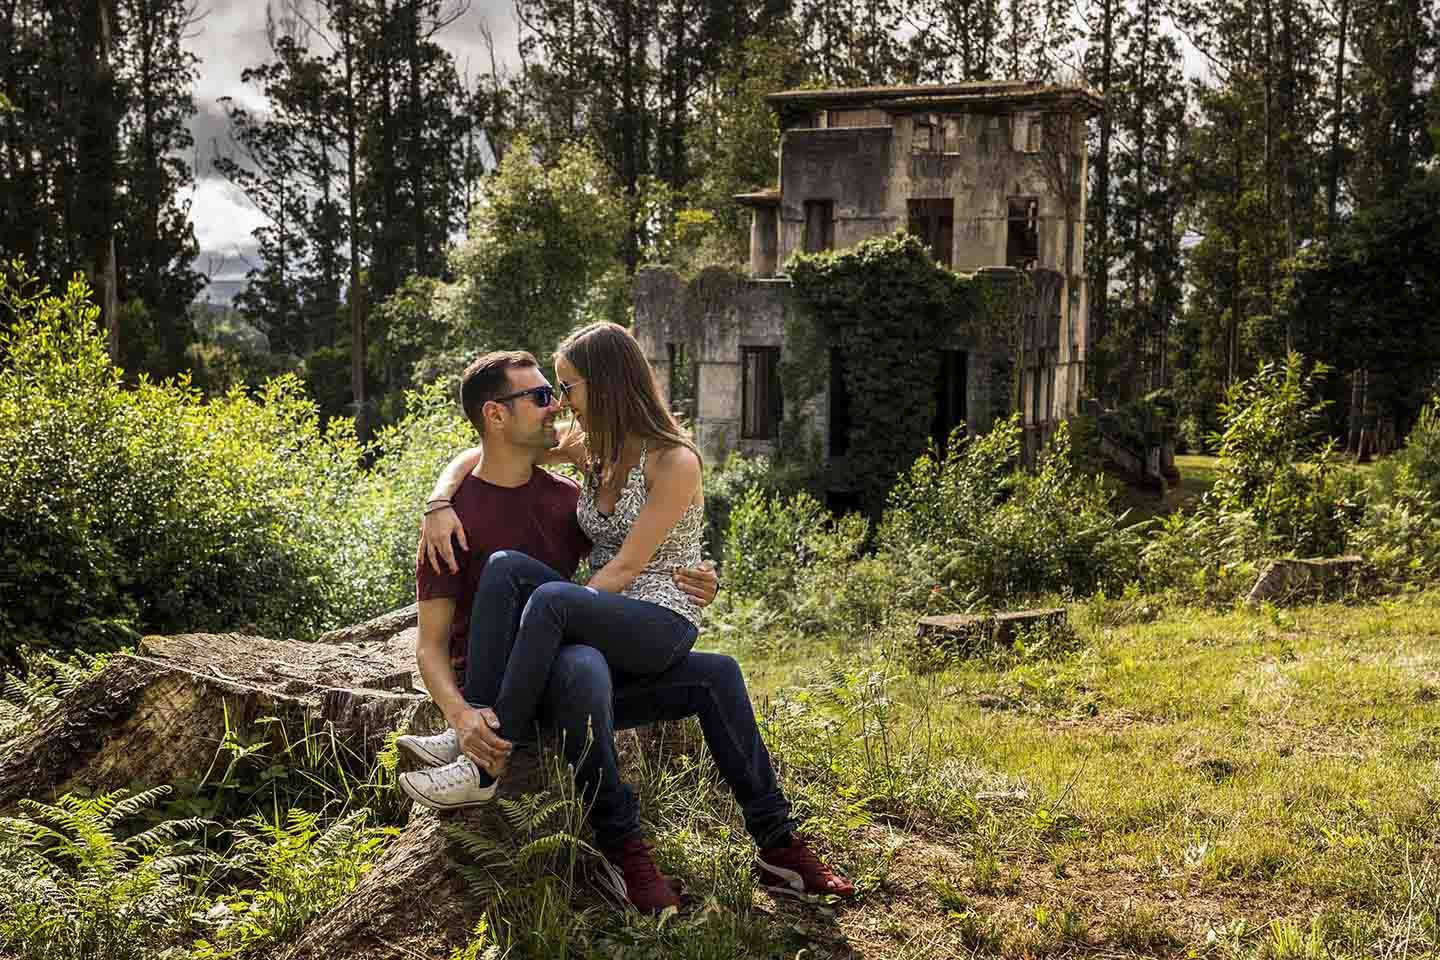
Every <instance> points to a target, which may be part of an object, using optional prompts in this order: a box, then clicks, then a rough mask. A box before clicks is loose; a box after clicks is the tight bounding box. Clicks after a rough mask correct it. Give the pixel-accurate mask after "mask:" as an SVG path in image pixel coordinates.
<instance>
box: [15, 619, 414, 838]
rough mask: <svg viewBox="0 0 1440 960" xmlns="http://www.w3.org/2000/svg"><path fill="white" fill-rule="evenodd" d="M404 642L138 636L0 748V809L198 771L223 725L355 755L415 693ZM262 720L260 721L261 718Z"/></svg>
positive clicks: (378, 742)
mask: <svg viewBox="0 0 1440 960" xmlns="http://www.w3.org/2000/svg"><path fill="white" fill-rule="evenodd" d="M413 664H414V646H413V640H411V641H410V642H409V644H408V648H407V643H406V641H405V638H404V636H403V635H401V636H398V637H392V638H389V639H387V640H383V641H377V642H374V643H369V644H359V645H332V646H320V645H318V644H311V643H300V642H298V641H294V640H267V639H264V638H262V637H248V636H242V635H238V634H182V635H179V636H173V637H146V638H145V639H144V640H143V641H141V644H140V647H139V649H138V650H137V651H136V652H135V653H134V654H128V655H118V656H115V657H113V658H112V659H111V661H110V663H109V664H108V665H107V666H106V667H105V668H104V669H103V670H101V671H100V672H99V673H98V674H96V675H95V676H94V677H92V678H90V679H89V680H87V681H86V682H85V683H83V684H81V685H80V686H79V687H78V688H76V689H75V690H74V691H73V692H72V693H71V694H70V695H69V696H67V697H66V698H65V699H64V701H63V702H62V703H61V704H60V706H59V707H58V708H56V709H55V710H54V711H53V712H52V713H51V714H50V715H49V716H47V717H45V718H43V719H42V720H41V722H40V723H39V725H38V726H37V727H36V729H35V730H33V731H31V732H30V733H28V734H26V735H24V736H22V737H20V738H19V739H18V740H16V741H15V742H13V743H12V744H11V745H10V746H9V748H8V749H6V751H5V753H4V755H3V756H0V809H5V808H9V807H11V806H13V805H14V804H15V802H16V801H17V800H19V799H20V798H21V797H31V798H34V799H39V800H52V799H54V798H55V797H57V796H59V795H61V794H64V793H66V792H70V791H73V790H75V789H77V788H84V789H91V790H101V789H103V790H114V789H117V788H119V787H125V786H137V787H150V786H154V785H156V784H162V783H174V782H176V781H181V780H195V779H197V778H200V777H203V776H204V775H205V773H206V771H207V770H209V769H210V768H211V766H212V764H214V762H215V760H216V752H217V750H218V749H219V747H220V744H221V743H222V741H223V740H224V738H225V735H226V733H227V731H228V732H231V733H233V734H236V735H238V736H240V737H259V736H262V735H265V734H266V733H267V731H268V732H269V733H270V735H272V736H274V735H279V734H280V730H277V729H276V725H275V724H273V723H271V722H269V720H268V719H266V718H278V720H279V721H280V725H279V726H280V727H281V728H284V727H288V728H289V729H290V730H292V731H294V730H299V729H307V730H316V729H325V728H328V729H329V730H331V731H333V732H334V735H335V736H336V738H337V740H338V741H339V742H342V743H344V744H345V745H346V747H347V749H348V750H349V751H351V752H352V753H353V754H354V756H355V758H356V760H357V762H360V763H363V762H368V760H370V759H372V758H373V757H374V755H375V753H376V751H377V750H378V749H379V748H380V747H381V746H382V745H383V742H384V737H385V734H386V733H388V732H389V731H390V730H391V729H393V728H394V727H395V726H396V725H397V724H398V723H399V722H400V720H401V718H402V715H404V714H405V713H406V712H407V711H410V712H413V710H414V708H415V707H416V706H417V705H418V704H419V703H420V702H421V701H422V700H423V699H424V698H423V696H422V695H421V694H420V693H418V692H417V691H415V690H413V689H412V687H411V672H412V669H413ZM262 719H265V720H266V723H265V724H264V729H262V725H261V724H260V721H261V720H262Z"/></svg>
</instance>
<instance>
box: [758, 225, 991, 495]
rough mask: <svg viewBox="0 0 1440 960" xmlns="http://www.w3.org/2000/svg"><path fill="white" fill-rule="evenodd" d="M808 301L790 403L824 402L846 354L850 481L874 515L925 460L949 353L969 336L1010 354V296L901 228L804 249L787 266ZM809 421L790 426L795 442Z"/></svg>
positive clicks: (797, 335)
mask: <svg viewBox="0 0 1440 960" xmlns="http://www.w3.org/2000/svg"><path fill="white" fill-rule="evenodd" d="M786 270H787V272H788V273H789V275H790V279H791V281H792V283H793V286H794V291H795V294H796V300H797V306H798V308H799V309H797V310H795V311H792V316H791V318H790V321H789V323H788V325H787V329H786V336H785V346H786V350H785V353H786V354H787V359H786V361H785V362H783V363H782V365H781V378H782V383H783V390H784V393H785V396H786V415H787V421H790V418H791V416H792V413H791V412H792V410H796V409H797V408H799V407H800V406H801V405H800V404H792V403H791V401H790V398H791V397H795V398H803V397H814V396H816V395H818V394H819V392H820V391H821V390H823V389H824V387H825V384H826V383H827V381H828V377H829V353H830V350H832V349H837V350H839V352H840V357H841V360H842V370H843V374H842V375H843V378H844V385H845V387H846V392H847V393H848V395H849V430H848V441H849V442H848V450H847V452H846V456H845V466H844V472H843V475H835V476H833V477H832V478H831V479H832V481H833V482H834V483H835V484H838V485H843V486H845V487H847V488H849V489H852V490H854V491H855V492H856V493H858V494H859V496H860V501H861V503H862V504H863V506H864V508H865V509H866V510H867V511H869V512H871V513H874V514H878V512H879V510H880V509H881V508H882V507H883V506H884V502H885V495H886V491H887V490H888V489H889V487H890V484H891V483H892V482H893V480H894V479H895V476H896V475H897V474H898V473H899V472H901V471H903V470H905V469H906V468H907V467H908V466H909V465H910V464H911V463H912V462H913V461H914V459H915V458H916V457H917V456H919V455H920V454H921V453H923V452H924V451H925V450H926V449H927V447H928V445H929V442H930V428H931V423H932V421H933V420H934V417H935V384H936V380H937V378H938V376H939V372H940V362H941V355H940V350H941V348H943V347H945V346H947V345H949V344H950V342H951V339H952V337H954V336H955V335H957V334H963V335H964V336H965V337H966V338H967V339H970V340H971V341H972V342H975V343H976V345H977V346H979V345H986V346H991V345H993V349H996V350H998V351H999V352H1001V353H1009V341H1010V340H1011V339H1012V337H1011V335H1010V333H1009V332H1008V331H1009V330H1010V328H1011V327H1013V322H1010V317H1009V315H1010V314H1011V313H1012V312H1013V311H1011V310H1008V309H1004V305H1005V304H1008V303H1009V302H1010V300H1011V297H1009V296H1008V295H1006V291H1004V290H1000V289H996V285H995V284H993V283H991V282H988V281H987V280H985V279H982V278H977V277H974V276H968V275H965V274H959V273H955V272H953V271H951V270H948V269H946V268H945V267H942V266H940V265H939V264H937V263H936V262H935V261H934V259H933V258H932V256H931V254H930V252H929V250H928V249H927V248H926V246H925V245H924V244H923V243H922V242H921V241H920V240H918V239H917V238H915V237H913V236H911V235H909V234H905V233H897V234H893V235H891V236H885V237H875V238H872V239H869V240H866V241H864V242H862V243H860V244H858V245H857V246H855V247H851V248H848V249H845V250H836V251H827V252H824V253H816V254H803V253H797V254H795V255H794V256H793V257H791V258H790V261H789V262H788V264H787V267H786ZM800 426H801V425H800V424H799V423H794V422H787V423H786V424H785V428H786V432H787V433H789V434H791V435H793V434H794V433H798V432H799V430H800Z"/></svg>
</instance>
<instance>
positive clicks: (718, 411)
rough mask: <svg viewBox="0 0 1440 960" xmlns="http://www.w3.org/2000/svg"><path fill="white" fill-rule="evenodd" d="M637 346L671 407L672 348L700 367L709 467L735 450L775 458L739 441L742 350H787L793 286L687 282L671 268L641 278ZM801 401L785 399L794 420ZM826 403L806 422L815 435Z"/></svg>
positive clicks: (767, 445)
mask: <svg viewBox="0 0 1440 960" xmlns="http://www.w3.org/2000/svg"><path fill="white" fill-rule="evenodd" d="M634 294H635V327H634V330H635V339H636V340H638V341H639V342H640V348H641V349H642V350H643V351H644V352H645V356H646V359H648V360H649V361H650V365H651V366H652V367H653V368H654V369H655V377H656V381H657V382H658V383H659V385H660V391H661V394H662V396H664V398H665V400H666V401H667V402H669V400H670V369H669V350H668V349H667V344H671V343H684V344H686V345H687V346H688V347H689V349H690V350H691V357H692V358H693V359H694V360H695V362H696V372H697V379H696V384H695V418H694V422H693V424H692V428H693V429H694V431H695V440H696V443H697V444H698V445H699V447H700V452H701V455H702V456H703V457H704V458H705V461H706V462H707V463H719V462H720V461H722V460H724V459H725V457H726V456H728V455H729V454H730V452H731V451H733V450H740V451H741V452H743V453H765V454H773V453H774V452H775V450H774V444H773V443H771V442H770V441H765V440H743V439H742V438H741V437H740V426H741V423H740V421H741V414H742V409H743V398H742V395H741V388H742V375H741V368H740V350H741V348H742V347H780V348H781V349H782V351H783V349H784V343H785V321H786V318H787V316H788V315H789V311H790V310H792V309H793V305H792V301H791V294H790V283H789V281H786V280H753V279H752V280H746V279H744V278H742V277H738V276H736V275H735V274H733V273H730V272H729V271H726V270H723V269H719V268H712V269H708V270H704V271H702V272H701V273H700V275H699V276H698V277H696V278H695V279H694V280H693V281H691V282H689V283H686V282H685V281H684V280H683V279H682V278H681V277H680V276H679V274H677V273H675V272H674V271H673V270H669V269H666V268H651V269H647V270H642V271H641V272H640V274H639V276H637V277H636V279H635V287H634ZM794 402H796V398H793V397H787V398H786V411H787V413H788V412H789V411H790V410H791V409H792V408H791V406H790V405H791V404H793V403H794ZM823 408H824V403H823V398H821V399H820V400H819V401H818V402H816V403H813V404H812V405H811V407H810V408H809V409H808V410H802V411H801V413H802V416H803V417H804V419H805V420H806V421H807V422H808V423H810V424H811V426H812V427H813V429H815V430H817V431H820V433H821V435H822V436H823V432H824V430H825V423H826V420H825V416H824V409H823Z"/></svg>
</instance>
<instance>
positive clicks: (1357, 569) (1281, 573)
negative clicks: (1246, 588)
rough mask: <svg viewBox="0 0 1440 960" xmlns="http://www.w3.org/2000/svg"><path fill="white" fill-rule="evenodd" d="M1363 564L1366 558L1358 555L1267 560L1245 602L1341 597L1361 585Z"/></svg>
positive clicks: (1257, 602) (1249, 603) (1250, 603)
mask: <svg viewBox="0 0 1440 960" xmlns="http://www.w3.org/2000/svg"><path fill="white" fill-rule="evenodd" d="M1364 566H1365V561H1364V559H1363V558H1361V557H1358V556H1344V557H1312V558H1310V559H1304V560H1302V559H1294V558H1284V557H1282V558H1278V559H1274V560H1268V561H1266V562H1265V564H1264V566H1263V567H1262V568H1261V570H1260V576H1259V577H1257V578H1256V579H1255V586H1253V587H1251V588H1250V593H1249V594H1248V595H1247V596H1246V597H1245V602H1246V604H1248V605H1250V606H1258V605H1259V604H1261V603H1265V602H1267V601H1268V602H1270V603H1276V604H1285V603H1297V602H1301V601H1307V600H1340V599H1343V598H1345V597H1347V596H1349V595H1351V594H1353V593H1354V592H1355V591H1356V590H1357V589H1358V588H1359V586H1360V575H1361V572H1362V571H1363V569H1364Z"/></svg>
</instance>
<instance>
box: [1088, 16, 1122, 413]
mask: <svg viewBox="0 0 1440 960" xmlns="http://www.w3.org/2000/svg"><path fill="white" fill-rule="evenodd" d="M1101 2H1102V3H1103V4H1104V8H1103V12H1102V13H1101V25H1100V44H1101V52H1100V75H1099V76H1098V77H1095V78H1094V79H1095V84H1096V86H1098V87H1099V88H1100V89H1101V91H1102V92H1106V93H1108V92H1109V89H1110V80H1111V77H1112V75H1113V73H1114V69H1115V5H1116V4H1117V3H1118V2H1119V0H1101ZM1113 132H1114V121H1113V120H1112V119H1111V114H1110V111H1109V110H1103V111H1101V113H1100V145H1099V149H1098V150H1097V151H1096V154H1095V157H1094V163H1095V194H1094V196H1092V197H1091V198H1090V207H1091V209H1092V210H1093V211H1094V218H1095V256H1094V264H1095V270H1094V273H1093V275H1092V277H1091V279H1090V330H1091V337H1089V338H1087V339H1088V340H1089V342H1090V343H1091V344H1092V346H1093V345H1098V344H1099V343H1100V342H1101V341H1102V340H1104V338H1105V336H1106V335H1107V334H1108V333H1109V332H1110V319H1109V309H1110V141H1111V138H1112V136H1113ZM1102 387H1103V384H1098V383H1097V384H1095V385H1094V388H1095V392H1096V393H1097V394H1098V393H1100V392H1101V388H1102Z"/></svg>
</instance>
